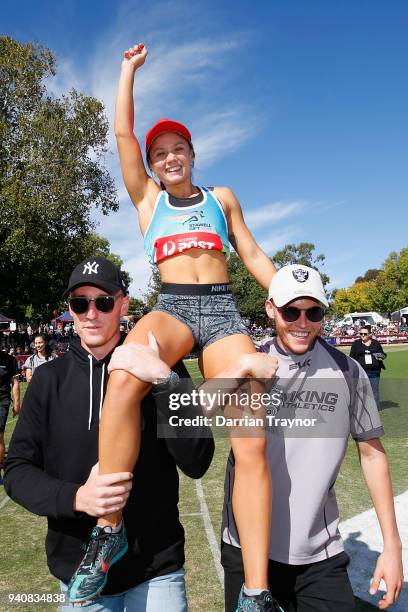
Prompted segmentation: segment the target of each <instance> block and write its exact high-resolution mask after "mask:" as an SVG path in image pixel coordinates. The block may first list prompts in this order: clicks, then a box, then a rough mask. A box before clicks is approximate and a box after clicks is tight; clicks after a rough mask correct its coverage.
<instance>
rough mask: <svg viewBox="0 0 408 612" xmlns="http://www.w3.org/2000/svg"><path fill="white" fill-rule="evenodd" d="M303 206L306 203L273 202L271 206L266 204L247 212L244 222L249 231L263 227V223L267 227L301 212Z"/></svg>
mask: <svg viewBox="0 0 408 612" xmlns="http://www.w3.org/2000/svg"><path fill="white" fill-rule="evenodd" d="M305 206H306V201H304V200H298V201H294V202H273V203H272V204H266V205H265V206H261V207H260V208H257V209H255V210H250V211H248V212H247V213H246V214H245V220H246V222H247V224H248V227H250V228H251V229H256V228H257V227H262V226H265V223H268V226H269V225H271V224H273V223H278V222H279V221H282V220H283V219H286V218H287V217H290V216H292V215H294V214H297V213H299V212H301V211H302V210H303V209H304V208H305Z"/></svg>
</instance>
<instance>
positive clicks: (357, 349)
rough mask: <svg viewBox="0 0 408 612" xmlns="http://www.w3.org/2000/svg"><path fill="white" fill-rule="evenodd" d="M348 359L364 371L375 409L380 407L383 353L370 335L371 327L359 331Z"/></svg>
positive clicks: (366, 326)
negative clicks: (371, 391) (368, 380)
mask: <svg viewBox="0 0 408 612" xmlns="http://www.w3.org/2000/svg"><path fill="white" fill-rule="evenodd" d="M350 357H352V358H353V359H355V360H356V361H357V362H358V363H359V364H360V365H361V367H362V368H363V370H365V372H366V373H367V376H368V378H369V379H370V383H371V387H372V389H373V393H374V397H375V401H376V402H377V407H379V406H380V374H381V370H385V365H384V359H385V358H386V357H387V355H386V354H385V353H384V351H383V348H382V346H381V344H380V343H379V342H378V340H374V338H373V337H372V335H371V326H370V325H365V326H364V327H362V328H361V330H360V338H359V339H358V340H355V341H354V343H353V345H352V347H351V351H350Z"/></svg>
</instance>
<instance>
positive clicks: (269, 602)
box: [236, 587, 284, 612]
mask: <svg viewBox="0 0 408 612" xmlns="http://www.w3.org/2000/svg"><path fill="white" fill-rule="evenodd" d="M236 612H284V610H283V608H281V606H280V605H279V604H278V602H277V601H276V599H274V598H273V597H272V595H271V592H270V591H266V590H265V591H262V593H260V594H259V595H246V594H245V593H244V587H242V588H241V592H240V594H239V598H238V607H237V610H236Z"/></svg>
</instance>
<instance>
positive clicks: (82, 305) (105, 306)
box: [68, 295, 120, 314]
mask: <svg viewBox="0 0 408 612" xmlns="http://www.w3.org/2000/svg"><path fill="white" fill-rule="evenodd" d="M118 297H120V296H119V295H98V297H96V298H89V297H85V296H82V295H81V296H75V297H74V296H73V297H70V298H68V302H69V305H70V307H71V310H73V311H74V312H75V313H76V314H84V312H86V311H87V310H88V308H89V304H90V302H93V303H94V304H95V308H96V310H99V312H112V310H113V309H114V307H115V300H116V299H117V298H118Z"/></svg>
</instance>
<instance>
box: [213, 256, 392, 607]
mask: <svg viewBox="0 0 408 612" xmlns="http://www.w3.org/2000/svg"><path fill="white" fill-rule="evenodd" d="M327 307H328V302H327V298H326V295H325V292H324V287H323V284H322V281H321V277H320V275H319V273H318V272H317V271H316V270H314V269H312V268H309V267H307V266H303V265H298V264H295V265H289V266H285V267H283V268H281V269H280V270H279V271H278V272H277V273H276V274H275V276H274V277H273V279H272V282H271V285H270V289H269V297H268V300H267V301H266V312H267V314H268V316H269V317H270V318H271V319H273V320H274V322H275V326H276V332H277V336H276V338H274V339H273V340H269V341H267V342H266V343H264V344H263V345H262V346H261V347H260V351H262V352H263V353H267V354H269V355H270V356H272V357H277V358H278V362H279V368H278V375H279V378H277V379H275V380H274V382H273V388H272V390H271V392H270V397H271V405H270V408H269V409H268V410H267V417H266V421H267V425H266V432H267V438H268V445H267V448H268V459H269V466H270V470H271V477H272V482H273V504H272V521H271V542H270V554H269V558H270V561H269V579H270V588H271V591H272V594H273V595H274V596H275V597H276V598H277V599H278V601H279V602H280V603H281V605H282V607H283V608H284V609H285V610H287V609H288V608H289V607H290V606H291V605H292V606H294V607H295V609H296V611H297V612H309V611H310V612H311V611H312V610H313V611H317V612H318V611H322V612H323V611H325V612H329V611H335V612H351V611H352V610H355V602H354V597H353V592H352V589H351V585H350V581H349V579H348V576H347V571H346V567H347V565H348V562H349V558H348V556H347V554H346V553H345V552H344V545H343V542H342V539H341V536H340V533H339V530H338V523H339V514H338V508H337V503H336V495H335V491H334V483H335V481H336V478H337V475H338V472H339V469H340V465H341V462H342V460H343V458H344V455H345V452H346V450H347V444H348V437H349V435H350V434H351V436H352V437H353V438H354V440H355V441H356V444H357V448H358V452H359V456H360V462H361V467H362V470H363V474H364V478H365V480H366V483H367V486H368V490H369V493H370V495H371V498H372V500H373V504H374V507H375V510H376V512H377V516H378V520H379V523H380V527H381V531H382V534H383V539H384V550H383V552H382V553H381V555H380V556H379V557H378V560H377V564H376V567H375V571H374V574H373V580H372V583H371V587H370V593H371V594H375V593H376V592H377V590H378V587H379V584H380V580H381V579H383V580H384V582H385V584H386V588H387V592H386V594H385V595H384V596H383V598H382V599H381V600H380V602H379V607H380V608H381V609H385V608H387V607H388V606H389V605H391V604H392V603H393V602H394V601H395V600H396V599H397V598H398V596H399V593H400V590H401V587H402V581H403V575H402V561H401V541H400V538H399V534H398V529H397V525H396V521H395V512H394V503H393V495H392V487H391V480H390V475H389V470H388V463H387V458H386V455H385V452H384V448H383V446H382V444H381V442H380V440H379V437H380V436H381V435H383V433H384V432H383V429H382V426H381V421H380V417H379V414H378V410H377V406H376V403H375V401H374V398H373V395H372V392H371V387H370V384H369V381H368V379H367V376H366V374H365V372H364V371H363V369H362V368H361V367H360V366H359V365H358V364H357V363H356V362H355V361H353V360H352V359H350V358H349V357H347V356H346V355H344V354H343V353H341V352H340V351H338V350H337V349H335V348H333V347H331V346H330V345H329V344H327V343H326V342H325V341H324V340H322V339H321V338H320V337H319V336H320V332H321V326H322V321H323V318H324V314H325V309H326V308H327ZM247 358H250V356H247ZM237 365H238V364H237ZM233 483H234V457H233V455H232V453H231V455H230V457H229V460H228V464H227V474H226V481H225V502H224V512H223V525H222V540H223V541H222V555H221V561H222V564H223V566H224V570H225V603H226V612H235V609H236V602H237V598H238V593H239V589H240V587H241V584H242V576H243V566H242V558H241V550H240V548H239V540H238V533H237V529H236V526H235V522H234V518H233V513H232V507H231V497H232V489H233Z"/></svg>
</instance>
